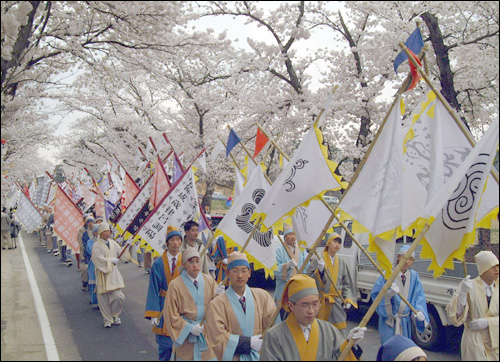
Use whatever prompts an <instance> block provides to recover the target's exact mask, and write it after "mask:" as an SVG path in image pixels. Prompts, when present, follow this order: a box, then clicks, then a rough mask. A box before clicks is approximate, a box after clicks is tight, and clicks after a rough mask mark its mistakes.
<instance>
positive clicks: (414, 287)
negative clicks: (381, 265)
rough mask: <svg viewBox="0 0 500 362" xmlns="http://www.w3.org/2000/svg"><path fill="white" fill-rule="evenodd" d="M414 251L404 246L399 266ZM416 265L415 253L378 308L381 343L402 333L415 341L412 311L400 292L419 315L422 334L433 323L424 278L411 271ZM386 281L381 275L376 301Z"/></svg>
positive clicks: (374, 289) (417, 315) (375, 293)
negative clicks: (407, 254) (430, 317)
mask: <svg viewBox="0 0 500 362" xmlns="http://www.w3.org/2000/svg"><path fill="white" fill-rule="evenodd" d="M409 249H410V245H409V244H405V245H403V246H401V249H400V250H399V253H398V254H397V261H396V264H395V265H397V264H399V261H400V260H401V259H402V258H403V256H404V255H405V254H406V253H407V252H408V250H409ZM414 262H415V253H413V254H412V256H411V257H410V258H409V259H408V260H407V262H406V264H405V265H404V266H403V268H402V269H401V272H400V273H399V275H398V276H397V277H396V279H395V282H394V283H392V285H391V287H390V288H389V290H387V292H386V294H385V296H384V298H382V301H381V302H380V304H379V306H378V307H377V314H378V317H379V318H378V331H379V334H380V344H384V343H385V342H387V340H388V339H389V338H390V337H392V336H393V335H395V334H401V335H403V336H405V337H407V338H411V310H410V308H409V307H408V306H407V305H406V303H404V302H403V301H402V300H401V297H400V296H399V295H398V293H399V292H400V291H401V294H402V295H403V297H405V298H406V300H407V301H408V302H409V303H410V304H411V305H412V306H413V308H415V310H416V311H417V314H416V315H414V317H415V318H416V326H417V330H418V331H419V332H423V331H424V330H425V326H426V325H427V323H429V314H428V312H427V303H426V300H425V293H424V288H423V287H422V283H421V282H420V278H419V276H418V274H417V272H416V271H414V270H412V269H410V268H411V266H412V265H413V263H414ZM385 282H386V280H385V279H384V278H383V277H382V276H380V277H379V278H378V279H377V282H376V283H375V285H374V286H373V289H372V294H371V297H372V300H375V298H377V295H378V293H380V291H381V290H382V287H383V286H384V284H385Z"/></svg>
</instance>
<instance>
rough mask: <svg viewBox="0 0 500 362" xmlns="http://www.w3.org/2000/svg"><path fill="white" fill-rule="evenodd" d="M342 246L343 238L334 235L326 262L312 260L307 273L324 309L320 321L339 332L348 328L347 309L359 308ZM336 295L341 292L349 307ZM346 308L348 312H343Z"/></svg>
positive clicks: (327, 252)
mask: <svg viewBox="0 0 500 362" xmlns="http://www.w3.org/2000/svg"><path fill="white" fill-rule="evenodd" d="M341 247H342V238H341V236H340V235H339V234H337V233H332V234H331V235H330V237H329V238H328V242H327V243H326V246H325V249H324V251H323V259H321V260H318V259H317V258H313V259H312V261H311V264H310V265H309V267H308V268H307V271H306V274H307V275H309V276H310V277H313V278H314V279H315V280H316V285H317V287H318V290H319V292H320V296H321V307H320V309H319V314H318V318H319V319H322V320H324V321H328V322H330V323H332V324H333V325H334V326H335V327H337V328H338V329H341V330H342V329H345V328H346V327H347V322H346V321H347V314H346V312H345V310H348V309H350V308H351V307H352V306H354V307H355V308H358V304H357V303H356V300H357V297H356V289H355V287H354V281H353V279H352V277H351V273H349V268H348V267H347V264H346V262H345V261H344V260H343V259H341V258H340V257H339V255H338V251H339V250H340V248H341ZM327 273H329V274H330V276H331V277H332V280H333V282H334V283H335V288H334V286H332V285H331V282H330V279H329V278H328V275H327ZM337 293H341V295H342V297H343V298H344V300H345V302H346V304H345V305H342V301H341V299H340V297H339V295H338V294H337ZM344 309H345V310H344Z"/></svg>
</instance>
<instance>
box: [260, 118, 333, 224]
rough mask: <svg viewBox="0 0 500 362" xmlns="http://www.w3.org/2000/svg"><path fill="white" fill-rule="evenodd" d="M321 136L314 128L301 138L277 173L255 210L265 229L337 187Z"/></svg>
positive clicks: (317, 129)
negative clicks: (285, 163)
mask: <svg viewBox="0 0 500 362" xmlns="http://www.w3.org/2000/svg"><path fill="white" fill-rule="evenodd" d="M322 143H323V135H322V133H321V131H320V130H319V128H317V127H316V126H313V127H311V129H310V131H309V132H308V133H307V134H306V135H305V136H304V138H303V140H302V142H301V144H300V146H299V148H298V149H297V151H296V152H295V154H294V156H293V158H292V159H291V160H290V162H289V163H288V164H287V166H286V167H285V168H284V169H283V170H282V171H281V173H280V175H279V176H278V178H277V179H276V181H275V182H274V184H273V186H272V188H271V189H270V190H269V192H268V194H267V195H266V197H265V198H264V199H263V200H262V202H261V203H260V204H259V206H258V207H257V210H256V214H257V215H261V216H262V219H263V224H264V226H265V227H267V228H270V227H272V226H273V224H274V223H276V222H277V221H279V220H280V219H281V218H283V217H284V216H286V215H289V214H293V212H294V209H295V208H296V207H297V206H299V205H302V204H303V203H305V202H307V201H309V200H310V199H312V198H313V197H315V196H317V195H319V194H321V193H322V192H324V191H326V190H335V189H339V188H340V187H341V185H340V183H339V182H340V177H339V176H338V175H336V174H335V169H336V167H337V164H336V163H335V162H333V161H329V160H328V159H327V158H326V155H327V150H326V147H325V146H323V145H322ZM258 168H259V167H258Z"/></svg>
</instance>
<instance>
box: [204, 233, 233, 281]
mask: <svg viewBox="0 0 500 362" xmlns="http://www.w3.org/2000/svg"><path fill="white" fill-rule="evenodd" d="M237 250H238V247H237V246H235V247H231V248H227V247H226V241H225V240H224V237H223V236H219V237H218V238H217V240H216V241H215V247H214V250H213V252H212V254H211V255H210V256H211V257H212V260H213V261H214V263H215V267H216V271H215V277H216V280H217V283H221V282H222V281H224V279H226V274H227V256H228V254H231V253H232V252H233V251H237ZM227 284H228V285H229V280H228V281H227Z"/></svg>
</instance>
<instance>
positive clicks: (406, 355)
mask: <svg viewBox="0 0 500 362" xmlns="http://www.w3.org/2000/svg"><path fill="white" fill-rule="evenodd" d="M377 361H427V355H426V354H425V352H424V351H423V349H422V348H420V347H419V346H417V345H416V344H415V342H413V341H412V340H411V339H409V338H406V337H403V336H402V335H400V334H396V335H395V336H392V337H391V338H389V339H388V340H387V342H385V343H384V344H383V345H382V346H380V348H379V350H378V353H377Z"/></svg>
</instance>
